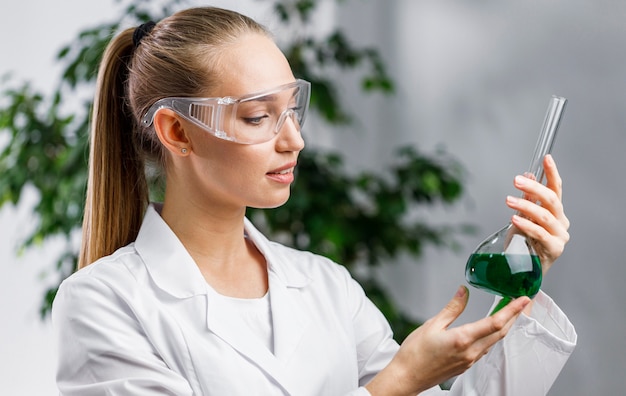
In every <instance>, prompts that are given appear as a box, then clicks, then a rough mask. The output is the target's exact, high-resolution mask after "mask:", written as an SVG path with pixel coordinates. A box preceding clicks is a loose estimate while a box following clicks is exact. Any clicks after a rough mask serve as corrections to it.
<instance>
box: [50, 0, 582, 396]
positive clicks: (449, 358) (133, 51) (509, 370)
mask: <svg viewBox="0 0 626 396" xmlns="http://www.w3.org/2000/svg"><path fill="white" fill-rule="evenodd" d="M308 99H309V84H308V83H307V82H306V81H302V80H296V78H295V77H294V76H293V74H292V71H291V69H290V67H289V64H288V62H287V60H286V59H285V57H284V55H283V54H282V53H281V52H280V50H279V49H278V48H277V47H276V45H275V44H274V42H273V40H272V39H271V36H270V34H269V33H268V32H267V31H266V30H265V29H264V28H263V27H262V26H260V25H258V24H257V23H256V22H254V21H253V20H251V19H249V18H247V17H245V16H242V15H239V14H237V13H234V12H231V11H227V10H221V9H216V8H196V9H190V10H186V11H182V12H179V13H177V14H175V15H173V16H172V17H169V18H167V19H165V20H163V21H161V22H159V23H158V24H156V26H155V25H154V24H153V23H149V24H144V25H142V26H140V27H139V28H137V29H128V30H126V31H124V32H122V33H121V34H120V35H119V36H118V37H116V38H114V39H113V40H112V42H111V44H110V45H109V47H108V49H107V51H106V53H105V55H104V58H103V62H102V65H101V70H100V72H99V76H98V91H97V94H96V99H95V105H94V116H93V125H92V131H91V152H90V171H89V184H88V193H87V202H86V207H85V220H84V227H83V247H82V250H81V257H80V265H79V266H80V267H82V269H81V270H80V271H78V272H77V273H75V274H74V275H72V276H71V277H69V278H68V279H66V280H65V281H64V282H63V284H62V285H61V287H60V289H59V292H58V294H57V298H56V300H55V303H54V307H53V321H54V324H55V326H56V328H57V330H58V337H59V350H60V360H59V366H58V378H57V380H58V385H59V388H60V391H61V394H64V395H81V396H84V395H100V394H110V395H128V394H137V395H148V394H155V395H156V394H158V395H163V394H171V395H192V394H194V395H244V394H246V395H248V394H259V395H346V394H353V395H367V394H372V395H415V394H424V395H437V394H441V393H445V392H444V391H441V390H440V389H439V388H438V387H437V384H439V383H441V382H443V381H444V380H446V379H449V378H451V377H453V376H455V375H458V374H462V373H463V372H465V373H464V374H463V375H462V376H461V377H460V378H459V379H458V380H457V381H456V382H455V385H454V386H453V389H452V390H451V391H450V393H451V394H453V395H457V394H458V395H460V394H478V395H517V394H523V395H537V394H545V393H546V392H547V390H548V389H549V387H550V385H551V384H552V382H553V381H554V379H555V377H556V375H557V374H558V372H559V371H560V369H561V367H562V366H563V364H564V363H565V361H566V360H567V358H568V356H569V354H570V353H571V351H572V349H573V347H574V344H575V341H576V334H575V332H574V329H573V327H572V325H571V324H570V323H569V321H568V320H567V318H566V317H565V315H564V314H563V313H562V312H561V311H560V310H559V308H558V307H557V306H556V305H555V304H554V303H553V302H552V301H551V300H550V299H549V298H548V297H547V296H546V295H544V294H542V293H540V294H539V295H538V296H537V297H535V299H534V301H532V302H531V301H530V300H529V299H528V298H519V299H517V300H515V301H513V302H512V303H510V304H509V305H508V306H506V307H505V308H504V309H502V310H501V311H499V312H498V313H497V314H495V315H493V316H491V317H487V318H484V319H482V320H479V321H477V322H475V323H470V324H467V325H464V326H459V327H456V328H449V326H450V325H451V323H452V322H453V321H454V320H455V319H456V318H457V317H458V316H459V315H460V314H461V312H462V311H463V309H464V307H465V304H466V302H467V290H466V289H465V288H464V287H461V288H459V290H458V292H457V294H456V295H455V297H454V298H453V299H452V300H451V301H450V303H449V304H448V305H447V306H446V307H445V308H444V309H443V310H442V311H441V313H439V314H438V315H437V316H435V317H433V318H432V319H430V320H429V321H427V322H426V323H425V324H424V325H423V326H421V327H420V328H418V329H417V330H416V331H414V332H413V333H412V334H411V335H410V336H409V337H408V338H407V339H406V340H405V341H404V343H403V344H402V346H400V347H399V346H398V345H397V344H396V343H395V342H394V341H393V338H392V334H391V330H390V328H389V325H388V324H387V322H386V321H385V319H384V318H383V316H382V315H381V313H380V312H379V311H378V310H377V309H376V308H375V307H374V305H373V304H372V303H371V302H370V301H369V300H368V299H367V298H366V297H365V295H364V293H363V290H362V289H361V288H360V286H359V285H357V284H356V282H355V281H353V280H352V279H351V278H350V276H349V275H348V273H347V272H346V271H345V269H343V267H341V266H339V265H337V264H335V263H332V262H330V261H329V260H327V259H325V258H323V257H319V256H316V255H313V254H311V253H307V252H300V251H296V250H293V249H290V248H287V247H285V246H282V245H279V244H277V243H274V242H270V241H268V240H267V239H266V238H265V237H264V236H263V235H261V234H260V233H259V231H257V230H256V229H255V228H254V226H253V225H252V224H251V223H250V222H249V221H248V220H247V219H246V218H245V210H246V207H248V206H250V207H257V208H272V207H276V206H279V205H282V204H283V203H285V202H286V201H287V199H288V197H289V193H290V184H291V183H292V181H293V178H294V176H293V171H294V168H295V166H296V163H297V159H298V154H299V152H300V151H301V150H302V149H303V148H304V141H303V140H302V136H301V135H300V128H301V126H302V123H303V122H304V119H305V116H306V109H307V107H308ZM146 162H148V163H150V164H156V165H157V166H160V167H161V169H162V170H163V172H164V174H165V180H166V187H165V198H164V201H163V203H162V204H149V203H148V188H147V182H146V177H145V169H144V168H145V164H146ZM545 170H546V175H547V179H548V184H547V187H546V186H542V185H541V184H539V183H536V182H534V181H532V180H530V179H527V178H524V177H518V178H516V187H517V188H519V189H520V190H521V191H523V192H524V193H526V194H528V195H532V196H535V197H537V198H538V200H539V201H541V202H543V206H539V205H536V204H534V203H531V202H530V201H527V200H517V199H510V200H508V201H507V204H508V205H509V206H510V207H511V208H513V209H515V210H517V211H519V212H520V213H521V214H522V215H523V216H524V217H518V216H516V217H514V218H513V222H514V223H515V225H516V226H518V227H519V228H520V229H521V230H522V231H524V232H526V233H527V234H528V235H529V236H530V237H532V238H534V239H536V240H537V243H538V245H539V246H540V247H541V250H540V252H541V253H540V254H541V260H542V263H543V270H544V272H545V271H547V270H548V269H549V268H550V266H551V264H552V263H553V262H554V260H555V259H556V258H557V257H558V256H559V255H560V254H561V252H562V250H563V246H564V245H565V243H566V242H567V240H568V238H569V236H568V233H567V229H568V226H569V224H568V220H567V218H566V217H565V215H564V213H563V207H562V205H561V200H560V196H561V181H560V178H559V175H558V172H557V169H556V166H555V164H554V162H553V161H552V159H551V158H550V157H547V158H546V160H545ZM528 219H536V222H532V221H530V220H528ZM90 263H93V264H90ZM522 311H524V313H522ZM507 333H508V335H507ZM505 335H507V336H506V338H504V337H505ZM503 338H504V339H503ZM484 355H486V356H484ZM470 367H471V368H470ZM468 369H469V370H468ZM421 392H423V393H421Z"/></svg>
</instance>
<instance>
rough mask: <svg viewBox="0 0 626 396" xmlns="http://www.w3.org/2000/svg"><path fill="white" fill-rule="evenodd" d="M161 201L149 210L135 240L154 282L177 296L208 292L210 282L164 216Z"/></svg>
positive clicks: (190, 295)
mask: <svg viewBox="0 0 626 396" xmlns="http://www.w3.org/2000/svg"><path fill="white" fill-rule="evenodd" d="M160 209H161V206H160V205H159V204H153V205H150V206H148V210H147V211H146V214H145V216H144V219H143V223H142V224H141V228H140V229H139V233H138V235H137V239H136V240H135V249H136V250H137V253H139V255H140V256H141V258H142V259H143V261H144V263H145V265H146V269H147V270H148V273H149V274H150V277H151V278H152V280H153V281H154V283H155V284H156V285H157V286H158V287H159V288H160V289H162V290H164V291H166V292H167V293H169V294H171V295H172V296H174V297H177V298H181V299H182V298H189V297H193V296H197V295H203V294H206V292H207V290H206V282H205V281H204V277H203V276H202V273H201V272H200V269H199V268H198V266H197V265H196V263H195V261H194V260H193V258H191V255H189V253H188V252H187V250H186V249H185V247H184V246H183V244H182V242H181V241H180V240H179V239H178V237H177V236H176V234H174V232H173V231H172V230H171V228H170V227H169V226H168V225H167V223H165V221H164V220H163V219H162V218H161V216H160V215H159V213H158V212H157V210H160Z"/></svg>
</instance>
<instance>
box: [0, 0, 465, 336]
mask: <svg viewBox="0 0 626 396" xmlns="http://www.w3.org/2000/svg"><path fill="white" fill-rule="evenodd" d="M268 1H269V0H268ZM181 3H188V2H184V1H176V0H168V1H165V3H164V5H162V6H161V7H160V9H159V10H156V11H155V6H154V4H153V2H148V1H147V0H130V1H129V2H128V4H127V5H126V7H125V8H124V9H123V11H122V13H121V17H120V18H119V19H118V20H117V21H116V22H111V23H105V24H102V25H100V26H96V27H94V28H92V29H88V30H85V31H83V32H81V33H80V34H79V35H78V37H77V39H76V40H74V41H73V42H71V43H70V44H69V45H67V46H66V47H64V48H62V49H61V50H60V52H59V54H58V60H59V61H60V62H61V63H62V64H63V65H64V66H65V68H64V70H63V73H62V75H61V76H60V79H59V84H58V87H57V89H56V90H55V91H54V93H53V94H52V95H51V96H46V95H44V94H42V93H39V92H37V91H36V90H34V89H33V88H32V87H31V86H30V84H28V83H25V84H23V85H22V86H20V87H17V88H15V87H10V86H9V87H6V85H7V83H6V82H5V83H4V84H5V89H4V92H3V97H4V99H3V102H2V103H0V134H3V135H8V143H7V144H6V145H5V146H4V147H3V148H2V151H1V152H0V174H2V178H0V206H2V205H5V204H7V203H12V204H16V203H18V202H19V201H20V199H21V198H22V193H23V191H24V189H25V188H26V187H27V186H31V187H34V189H35V190H36V191H37V192H38V194H39V202H38V203H37V205H36V206H35V208H34V211H35V213H36V216H37V218H38V220H39V221H38V223H37V225H36V227H35V228H34V230H33V232H32V233H31V234H30V235H29V236H28V238H27V239H26V240H25V241H24V243H23V248H24V249H28V248H33V247H35V246H37V245H39V244H41V243H42V242H43V241H45V240H47V239H49V238H52V237H56V238H55V239H59V238H58V237H61V239H62V240H63V241H65V249H64V250H63V251H62V253H61V254H60V255H59V256H58V257H56V258H54V268H55V272H56V273H58V274H59V275H60V279H63V278H65V277H66V276H68V275H69V274H70V273H72V272H73V271H74V270H75V268H76V264H77V253H78V252H77V246H76V244H75V243H72V235H73V234H75V233H76V231H77V230H79V229H80V226H81V218H82V206H83V203H84V193H85V185H86V174H87V158H86V157H87V155H86V153H87V145H88V142H87V136H88V124H89V109H90V107H91V104H92V103H91V99H89V98H88V99H85V100H84V101H83V102H82V103H78V104H77V103H75V102H76V98H80V94H81V93H83V92H85V91H87V92H92V91H93V85H94V80H95V76H96V71H97V67H98V63H99V61H100V58H101V55H102V52H103V50H104V48H105V47H106V45H107V43H108V42H109V40H110V38H111V37H112V36H113V34H114V33H115V32H117V31H118V30H119V28H120V26H122V25H129V26H132V25H138V24H139V23H142V22H145V21H148V20H159V19H162V18H163V17H164V16H166V15H169V14H171V13H172V12H173V11H175V9H177V8H179V7H180V6H181ZM317 4H318V2H317V1H315V0H300V1H294V0H272V7H273V9H274V10H275V12H276V15H277V16H278V18H279V20H280V21H281V22H282V23H283V24H285V26H291V28H294V27H293V26H298V25H299V26H304V25H307V24H310V23H311V22H310V21H311V15H312V13H313V12H314V11H315V10H316V7H317ZM283 50H284V52H285V54H286V55H287V57H288V59H289V61H290V63H291V65H292V67H293V70H294V74H296V75H297V76H298V77H300V78H304V79H307V80H309V81H310V82H311V83H312V98H311V106H312V109H313V110H314V112H316V113H318V115H319V116H320V117H321V118H322V119H324V120H325V121H326V122H327V123H328V124H329V125H332V124H339V123H343V124H348V123H350V122H351V121H352V120H353V119H352V116H351V115H350V114H348V113H347V112H346V110H345V109H344V107H343V106H342V98H341V96H340V95H339V94H338V92H337V81H336V80H334V79H333V78H331V77H328V75H329V74H327V73H324V71H325V70H329V69H343V70H345V71H350V72H354V73H357V72H359V71H360V72H362V74H363V75H362V76H361V84H362V89H363V90H365V91H366V92H381V93H383V94H392V93H393V90H394V85H393V82H392V79H391V78H390V77H389V76H388V75H387V72H386V68H385V65H384V63H383V62H382V60H381V57H380V56H379V54H378V51H377V50H376V49H375V48H360V47H355V46H353V45H352V44H351V43H350V40H349V39H348V38H347V37H346V36H345V35H344V33H343V32H342V31H341V30H339V29H337V30H336V31H334V32H332V33H331V34H329V35H328V36H326V37H321V38H320V37H314V36H312V35H306V34H298V35H294V36H293V39H292V40H291V41H290V42H288V43H287V44H285V46H284V48H283ZM72 104H74V105H77V106H74V107H75V108H73V110H71V111H69V110H68V108H71V107H72V106H71V105H72ZM365 144H366V143H365ZM342 158H343V155H342V153H341V152H339V151H336V152H332V151H320V150H313V149H308V148H307V150H305V151H304V152H303V153H302V154H301V156H300V161H299V165H298V175H297V178H296V182H295V185H294V187H293V193H292V197H291V199H290V200H289V202H288V203H287V204H285V205H284V206H282V207H280V208H277V209H273V210H250V211H249V216H251V217H253V218H254V220H255V221H256V222H258V223H259V224H260V225H261V226H262V228H264V229H265V231H266V232H267V233H268V234H270V237H272V238H275V239H278V240H281V241H284V242H285V243H288V244H290V245H292V246H294V247H296V248H299V249H305V250H310V251H313V252H316V253H320V254H323V255H326V256H328V257H330V258H331V259H333V260H335V261H337V262H338V263H341V264H343V265H345V266H346V267H347V268H348V269H350V270H351V271H352V272H353V274H355V276H356V277H358V278H359V280H360V281H361V283H362V284H363V285H364V287H365V289H366V293H367V294H368V295H369V297H370V298H371V299H372V300H373V301H374V302H375V303H376V304H377V305H378V306H379V307H380V308H381V310H382V311H383V313H384V314H385V315H386V317H387V318H388V319H389V321H390V322H391V324H392V327H393V328H394V330H395V333H396V338H397V339H398V340H402V339H404V337H405V336H406V334H408V332H409V331H411V330H412V329H413V328H415V327H416V326H417V325H418V323H417V322H415V321H414V320H412V319H411V318H408V317H407V316H406V315H405V314H404V313H402V312H401V311H400V310H398V309H397V307H396V304H395V303H394V302H393V301H392V300H391V299H390V297H389V296H388V294H387V292H386V290H385V289H384V288H383V287H382V286H381V285H380V284H379V283H378V282H377V280H376V278H374V277H373V276H371V271H368V270H366V271H362V270H361V271H357V267H361V268H366V269H371V268H373V267H375V266H377V265H379V264H380V263H381V262H386V261H393V259H394V258H395V257H397V256H398V255H399V254H400V253H401V252H408V253H409V254H411V255H413V256H414V257H416V258H417V257H419V255H420V253H421V251H422V248H423V246H424V245H426V244H436V245H446V246H448V247H451V246H452V244H453V236H454V235H455V234H456V233H457V232H458V231H459V230H460V229H461V228H459V227H450V226H432V225H429V224H427V223H426V222H425V221H423V220H422V219H420V218H419V216H417V215H416V209H417V208H419V207H422V206H424V205H432V204H435V203H445V204H451V203H453V202H454V201H455V200H456V199H457V198H459V197H460V195H461V193H462V185H461V182H460V180H461V174H462V168H461V166H460V165H459V164H458V163H457V162H456V161H455V160H454V159H453V158H450V157H449V156H447V155H446V154H445V153H442V152H438V153H435V154H434V155H432V156H427V155H424V154H422V153H419V152H418V151H417V149H415V148H413V147H402V148H399V149H398V152H397V156H396V162H395V163H393V164H391V165H390V166H389V167H388V168H387V169H386V170H385V171H384V172H381V173H372V172H361V173H360V174H356V175H351V174H349V173H348V172H346V171H345V169H344V167H343V160H342ZM55 293H56V286H54V287H52V288H50V289H49V290H48V291H47V292H46V294H45V296H44V301H43V303H42V306H41V315H42V317H45V316H46V315H47V314H48V312H49V310H50V307H51V303H52V301H53V299H54V296H55Z"/></svg>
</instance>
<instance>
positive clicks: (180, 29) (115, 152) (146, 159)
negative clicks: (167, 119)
mask: <svg viewBox="0 0 626 396" xmlns="http://www.w3.org/2000/svg"><path fill="white" fill-rule="evenodd" d="M150 25H151V26H150V29H145V27H146V25H142V27H140V29H145V31H142V32H140V33H141V34H140V35H139V36H141V38H140V43H138V45H135V43H133V34H134V33H135V32H136V30H135V28H130V29H127V30H125V31H123V32H122V33H120V34H119V35H118V36H117V37H115V38H114V39H113V40H112V41H111V42H110V43H109V46H108V47H107V49H106V51H105V53H104V56H103V59H102V63H101V65H100V70H99V72H98V81H97V88H96V89H97V90H96V95H95V100H94V106H93V116H92V120H91V122H92V125H91V132H90V151H89V179H88V182H87V200H86V203H85V211H84V219H83V240H82V248H81V252H80V257H79V261H78V267H79V268H82V267H85V266H87V265H89V264H91V263H92V262H94V261H96V260H97V259H99V258H101V257H103V256H106V255H109V254H111V253H113V252H114V251H115V250H117V249H119V248H120V247H122V246H125V245H127V244H129V243H131V242H133V241H134V240H135V239H136V238H137V233H138V232H139V228H140V226H141V222H142V220H143V216H144V212H145V210H146V207H147V205H148V203H149V189H148V182H147V180H146V173H145V172H146V169H145V166H146V164H148V165H153V166H154V167H155V170H156V171H157V174H158V171H159V170H160V168H162V167H164V166H165V165H166V164H167V158H166V154H165V153H164V149H163V146H162V144H161V142H160V141H159V139H158V137H157V136H156V134H155V133H154V130H152V128H145V127H143V126H141V125H140V120H141V117H142V116H143V115H144V114H145V113H146V111H147V110H148V109H149V108H150V106H152V105H153V104H154V103H155V102H156V101H157V100H159V99H161V98H164V97H169V96H191V97H193V96H207V95H208V94H210V92H211V88H212V87H213V86H215V84H216V82H217V81H218V79H219V75H220V73H219V70H216V65H218V64H219V57H220V54H221V53H222V51H223V50H224V48H226V47H228V45H230V44H231V43H234V42H236V41H237V40H238V39H239V38H240V37H241V36H242V35H245V34H250V33H255V34H264V35H267V36H268V37H270V34H269V32H268V31H267V29H265V27H263V26H262V25H260V24H258V23H257V22H255V21H254V20H252V19H251V18H248V17H246V16H244V15H241V14H239V13H237V12H234V11H229V10H224V9H220V8H214V7H202V8H192V9H188V10H183V11H180V12H178V13H176V14H174V15H172V16H170V17H168V18H166V19H164V20H162V21H160V22H159V23H157V24H156V26H154V25H153V24H150ZM139 36H136V37H135V41H139Z"/></svg>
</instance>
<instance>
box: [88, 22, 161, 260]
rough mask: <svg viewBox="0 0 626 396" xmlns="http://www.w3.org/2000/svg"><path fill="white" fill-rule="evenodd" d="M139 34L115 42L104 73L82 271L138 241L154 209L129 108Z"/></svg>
mask: <svg viewBox="0 0 626 396" xmlns="http://www.w3.org/2000/svg"><path fill="white" fill-rule="evenodd" d="M133 31H134V29H127V30H125V31H124V32H122V33H121V34H120V35H118V36H117V37H115V38H114V39H113V40H112V41H111V43H110V44H109V46H108V47H107V49H106V51H105V53H104V56H103V59H102V63H101V65H100V70H99V72H98V81H97V88H96V95H95V99H94V104H93V113H92V114H93V115H92V125H91V131H90V136H89V138H90V150H89V176H88V181H87V198H86V203H85V211H84V218H83V230H82V233H83V238H82V248H81V252H80V257H79V260H78V268H82V267H85V266H87V265H88V264H90V263H92V262H94V261H95V260H97V259H99V258H100V257H103V256H106V255H109V254H111V253H113V252H114V251H115V250H116V249H118V248H120V247H122V246H125V245H127V244H129V243H130V242H132V241H134V240H135V238H136V237H137V233H138V232H139V227H140V226H141V221H142V219H143V215H144V212H145V209H146V207H147V205H148V199H149V198H148V197H149V193H148V186H147V182H146V176H145V172H144V161H143V158H142V156H141V154H140V153H139V152H138V150H137V146H136V138H135V137H134V135H135V125H136V123H135V121H134V118H133V115H132V114H131V112H130V110H129V108H128V105H127V93H126V79H127V77H128V62H130V57H131V56H132V53H133V41H132V36H133Z"/></svg>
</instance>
